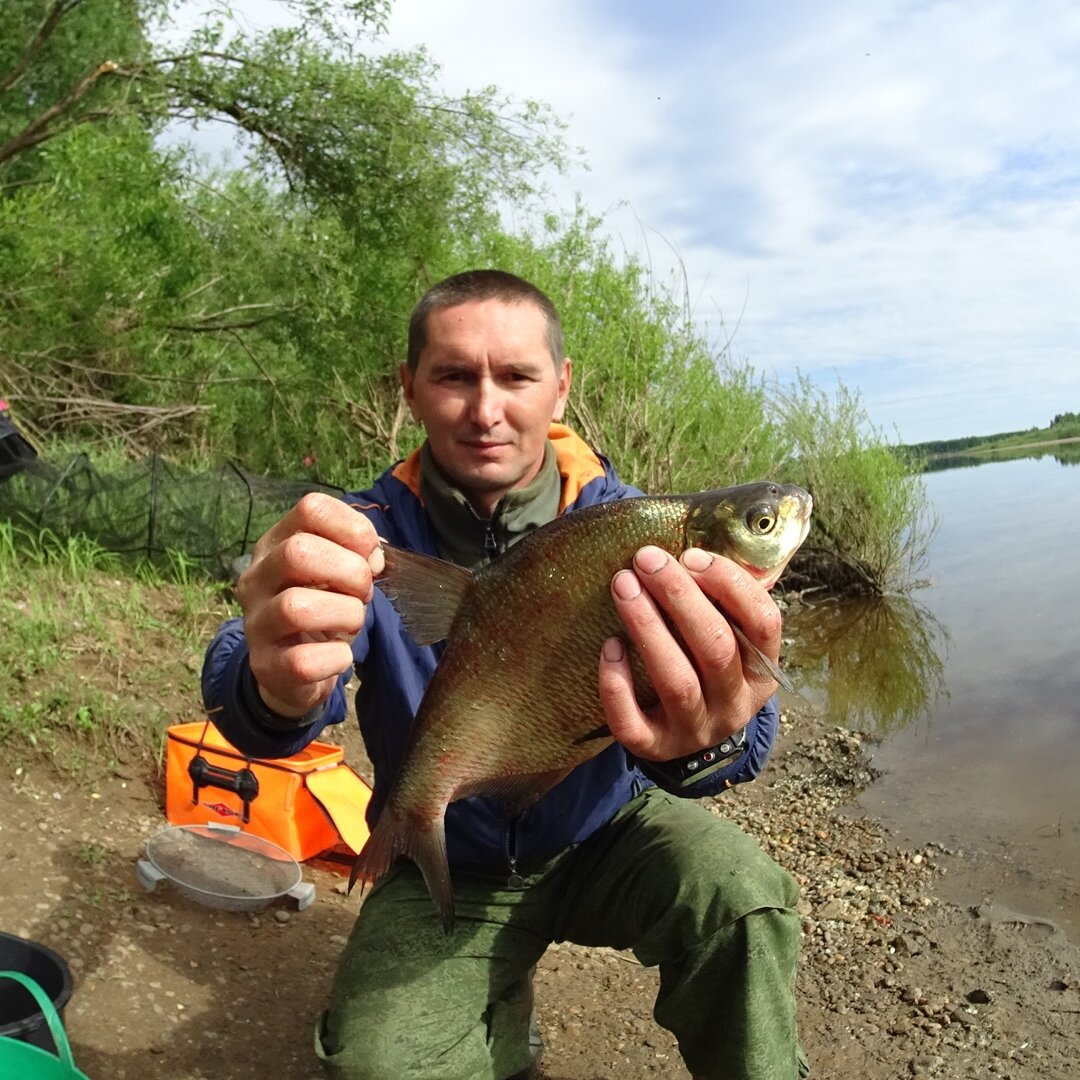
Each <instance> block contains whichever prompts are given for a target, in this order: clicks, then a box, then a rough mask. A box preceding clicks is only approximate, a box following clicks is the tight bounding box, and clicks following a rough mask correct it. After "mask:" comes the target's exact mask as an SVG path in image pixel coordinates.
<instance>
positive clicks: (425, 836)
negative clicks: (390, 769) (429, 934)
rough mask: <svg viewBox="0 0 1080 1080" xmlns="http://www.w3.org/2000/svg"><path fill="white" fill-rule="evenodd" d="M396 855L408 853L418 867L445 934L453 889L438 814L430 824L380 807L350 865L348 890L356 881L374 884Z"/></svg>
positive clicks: (451, 926) (451, 915) (450, 916)
mask: <svg viewBox="0 0 1080 1080" xmlns="http://www.w3.org/2000/svg"><path fill="white" fill-rule="evenodd" d="M399 855H406V856H408V857H409V858H410V859H412V861H413V862H414V863H416V865H417V867H419V869H420V873H421V874H423V875H424V883H425V884H426V885H427V888H428V892H429V893H431V899H432V900H434V901H435V906H436V907H437V908H438V909H439V918H440V919H441V920H442V925H443V929H444V930H445V931H446V932H447V933H448V934H449V933H450V931H451V930H453V929H454V891H453V887H452V885H451V883H450V866H449V864H448V863H447V861H446V830H445V828H444V821H443V818H442V816H441V815H440V816H439V817H437V818H436V819H435V820H434V821H432V822H431V823H430V824H424V825H420V824H417V822H416V821H415V820H414V819H413V818H411V817H409V816H408V815H407V814H397V813H395V812H394V810H393V808H392V807H391V806H390V805H389V804H387V805H386V806H384V807H383V809H382V813H380V814H379V820H378V821H377V822H376V824H375V828H374V829H373V830H372V833H371V836H369V837H368V841H367V843H366V844H365V845H364V849H363V850H362V851H361V852H360V854H359V855H358V856H357V857H356V862H355V863H354V864H353V868H352V873H351V874H350V875H349V891H350V892H351V891H352V888H353V886H354V885H355V884H356V882H357V881H362V882H363V883H364V884H365V885H368V884H374V882H376V881H378V880H379V878H381V877H382V876H383V874H385V873H386V871H387V870H389V869H390V867H391V866H392V865H393V864H394V860H395V859H397V857H398V856H399Z"/></svg>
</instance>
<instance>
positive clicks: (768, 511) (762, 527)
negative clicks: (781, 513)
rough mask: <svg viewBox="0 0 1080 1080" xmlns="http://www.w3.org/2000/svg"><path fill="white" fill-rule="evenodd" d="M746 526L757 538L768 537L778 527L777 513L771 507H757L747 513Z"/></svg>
mask: <svg viewBox="0 0 1080 1080" xmlns="http://www.w3.org/2000/svg"><path fill="white" fill-rule="evenodd" d="M746 524H747V526H748V527H749V529H750V531H751V532H752V533H754V534H755V535H757V536H767V535H768V534H769V533H771V532H772V531H773V529H774V528H775V527H776V511H775V510H773V508H772V507H771V506H755V507H753V508H752V509H751V510H749V511H748V512H747V515H746Z"/></svg>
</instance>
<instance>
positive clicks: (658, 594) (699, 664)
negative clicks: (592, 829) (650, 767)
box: [600, 547, 780, 761]
mask: <svg viewBox="0 0 1080 1080" xmlns="http://www.w3.org/2000/svg"><path fill="white" fill-rule="evenodd" d="M611 594H612V597H613V598H614V601H615V607H616V609H617V610H618V612H619V615H620V616H621V618H622V620H623V622H624V624H625V625H626V631H627V636H628V637H629V639H630V641H631V642H632V643H633V645H634V647H635V648H636V649H637V651H638V653H639V654H640V656H641V659H642V661H643V662H644V664H645V669H646V671H647V672H648V674H649V679H650V681H651V682H652V685H653V687H654V689H655V690H656V694H657V697H658V698H659V702H658V704H657V705H655V706H653V707H652V708H649V709H644V710H643V709H642V708H641V707H640V706H639V704H638V702H637V699H636V697H635V695H634V684H633V677H632V674H631V667H630V658H629V655H628V652H627V649H626V647H625V645H624V643H623V642H622V640H621V639H619V638H609V639H608V640H607V641H606V642H605V643H604V648H603V652H602V654H601V658H600V700H601V703H602V705H603V707H604V716H605V718H606V719H607V724H608V727H609V728H610V729H611V733H612V735H614V736H615V738H616V739H617V740H618V741H619V742H620V743H622V745H623V746H625V747H626V749H627V750H629V751H630V753H632V754H634V755H636V756H637V757H639V758H642V759H644V760H647V761H672V760H674V759H675V758H680V757H685V756H686V755H687V754H693V753H696V752H697V751H699V750H702V749H705V748H706V747H709V746H714V745H716V744H717V743H719V742H722V741H723V740H724V739H725V738H727V737H728V736H729V735H731V734H733V733H734V732H736V731H738V730H739V729H740V728H742V727H743V726H745V724H746V723H747V721H748V720H750V719H751V717H753V716H754V714H755V713H756V712H757V711H758V710H759V709H760V708H761V707H762V705H764V704H765V702H766V701H767V700H768V699H769V698H770V697H771V696H772V694H773V693H774V692H775V691H776V683H775V682H774V681H773V680H772V679H770V678H767V677H765V676H762V675H760V674H758V673H757V672H755V671H754V670H753V669H752V668H751V667H750V666H749V665H748V664H747V663H746V658H744V657H743V655H742V653H741V651H740V649H739V644H738V642H737V641H736V640H735V637H734V635H733V634H732V632H731V627H730V626H729V624H728V622H727V620H726V619H725V618H724V615H723V614H722V613H721V611H720V610H718V608H717V605H719V606H720V608H722V609H723V611H724V612H727V613H728V614H729V615H730V616H731V619H732V621H734V622H735V623H736V624H737V625H738V626H739V628H740V629H741V630H742V631H743V633H745V634H746V636H747V637H748V638H749V639H750V640H751V641H752V642H753V643H754V644H755V645H756V646H757V647H758V648H759V649H760V650H761V651H762V652H763V653H764V654H765V655H766V656H767V657H769V658H770V659H772V660H774V661H775V660H776V659H777V657H778V656H779V655H780V612H779V610H778V609H777V607H776V604H775V603H774V602H773V599H772V597H771V596H770V595H769V593H768V591H767V590H766V589H764V588H763V587H762V586H761V584H760V583H759V582H757V581H755V580H754V578H753V577H751V575H750V574H748V573H746V571H744V570H743V569H742V568H741V567H739V566H737V565H736V564H735V563H733V562H732V561H731V560H730V559H725V558H723V557H722V556H720V555H712V554H710V553H709V552H705V551H702V550H700V549H698V548H691V549H689V550H688V551H685V552H683V554H682V557H681V558H680V559H679V560H675V559H674V558H672V557H671V556H670V555H668V554H667V552H665V551H662V550H661V549H660V548H656V547H646V548H642V549H641V550H640V551H638V553H637V555H636V556H635V558H634V569H633V570H622V571H620V572H619V573H618V574H616V575H615V577H614V578H613V579H612V583H611ZM665 617H666V619H667V620H669V621H670V626H669V624H668V621H665ZM672 627H673V628H674V630H675V631H676V633H673V632H672ZM680 639H681V640H680Z"/></svg>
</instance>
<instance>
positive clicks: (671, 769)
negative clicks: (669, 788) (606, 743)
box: [650, 728, 746, 787]
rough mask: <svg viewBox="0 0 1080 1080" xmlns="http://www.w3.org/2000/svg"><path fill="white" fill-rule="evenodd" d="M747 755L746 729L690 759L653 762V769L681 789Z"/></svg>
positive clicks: (692, 755) (700, 751)
mask: <svg viewBox="0 0 1080 1080" xmlns="http://www.w3.org/2000/svg"><path fill="white" fill-rule="evenodd" d="M745 753H746V728H742V729H741V730H739V731H736V732H735V734H734V735H729V736H728V737H727V738H726V739H725V740H724V741H723V742H721V743H717V744H716V746H710V747H709V748H708V749H707V750H699V751H698V752H697V753H696V754H690V755H689V756H688V757H683V758H676V759H675V760H674V761H665V762H664V763H663V764H658V763H657V762H651V763H650V764H651V767H652V768H653V769H655V770H657V771H658V772H661V773H663V774H664V776H666V777H667V778H668V779H669V780H671V781H673V782H674V783H675V784H677V785H678V786H679V787H689V786H690V785H691V784H696V783H697V782H698V781H699V780H703V779H704V778H705V777H706V776H710V775H712V774H713V773H714V772H716V771H717V770H718V769H722V768H724V767H725V766H726V765H730V764H731V762H732V761H734V760H735V758H737V757H741V756H742V755H743V754H745Z"/></svg>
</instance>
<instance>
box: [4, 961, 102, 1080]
mask: <svg viewBox="0 0 1080 1080" xmlns="http://www.w3.org/2000/svg"><path fill="white" fill-rule="evenodd" d="M0 979H14V980H15V981H16V982H17V983H21V984H22V985H23V986H24V987H25V988H26V990H27V992H28V993H29V994H30V995H31V996H32V997H33V998H34V1000H35V1001H36V1002H37V1004H38V1008H39V1009H40V1010H41V1015H42V1016H44V1017H45V1022H46V1023H47V1024H48V1025H49V1031H50V1032H51V1033H52V1037H53V1042H54V1043H56V1054H57V1055H59V1056H56V1055H53V1054H50V1053H49V1052H48V1051H47V1050H42V1049H41V1047H39V1046H31V1045H30V1043H28V1042H22V1041H20V1040H19V1039H10V1038H0V1076H10V1077H16V1076H17V1077H18V1078H19V1080H90V1078H89V1077H88V1076H87V1075H86V1074H85V1073H81V1072H79V1070H78V1069H76V1068H75V1062H74V1061H73V1060H72V1057H71V1047H70V1046H69V1045H68V1039H67V1033H66V1032H65V1031H64V1025H63V1023H61V1021H60V1016H59V1014H58V1013H57V1011H56V1009H55V1007H54V1006H53V1003H52V1002H51V1001H50V1000H49V995H48V994H46V993H45V991H44V990H42V989H41V987H40V986H38V984H37V983H36V982H34V980H33V979H31V978H30V977H29V976H28V975H23V974H22V972H19V971H0Z"/></svg>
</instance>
